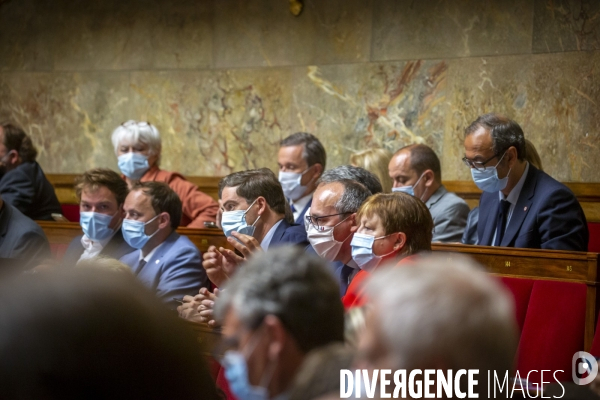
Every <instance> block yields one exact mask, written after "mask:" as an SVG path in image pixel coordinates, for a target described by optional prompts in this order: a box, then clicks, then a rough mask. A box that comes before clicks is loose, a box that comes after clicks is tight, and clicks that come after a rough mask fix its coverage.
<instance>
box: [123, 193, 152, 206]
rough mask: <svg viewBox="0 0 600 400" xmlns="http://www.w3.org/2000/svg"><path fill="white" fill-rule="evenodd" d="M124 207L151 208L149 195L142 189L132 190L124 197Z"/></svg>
mask: <svg viewBox="0 0 600 400" xmlns="http://www.w3.org/2000/svg"><path fill="white" fill-rule="evenodd" d="M125 207H128V208H137V209H142V208H152V202H151V201H150V196H148V195H147V194H146V193H144V191H143V190H135V189H134V190H132V191H131V192H129V194H128V195H127V198H126V199H125Z"/></svg>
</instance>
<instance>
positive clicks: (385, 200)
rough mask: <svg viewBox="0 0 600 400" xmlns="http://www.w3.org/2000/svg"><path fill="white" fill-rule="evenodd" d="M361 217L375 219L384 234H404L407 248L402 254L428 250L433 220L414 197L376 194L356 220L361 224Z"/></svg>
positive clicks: (425, 207) (423, 205)
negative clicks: (379, 222) (379, 223)
mask: <svg viewBox="0 0 600 400" xmlns="http://www.w3.org/2000/svg"><path fill="white" fill-rule="evenodd" d="M363 215H365V216H367V217H370V216H373V215H376V216H378V217H379V219H380V220H381V223H382V224H383V227H384V228H385V234H386V235H390V234H392V233H396V232H404V233H405V234H406V245H405V246H404V249H402V254H405V255H412V254H415V253H418V252H420V251H428V250H431V240H432V238H433V219H432V218H431V213H430V212H429V209H428V208H427V206H426V205H425V203H423V202H422V201H421V200H419V199H417V198H416V197H414V196H411V195H410V194H406V193H379V194H376V195H374V196H371V197H369V198H368V199H367V201H365V202H364V203H363V205H362V207H360V210H358V213H357V214H356V220H357V221H360V220H361V218H362V216H363Z"/></svg>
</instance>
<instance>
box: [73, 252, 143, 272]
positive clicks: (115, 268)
mask: <svg viewBox="0 0 600 400" xmlns="http://www.w3.org/2000/svg"><path fill="white" fill-rule="evenodd" d="M77 267H78V268H89V269H99V270H104V271H111V272H118V273H122V274H132V272H131V268H129V266H128V265H127V264H124V263H122V262H121V261H119V260H117V259H114V258H111V257H106V256H96V257H92V258H88V259H83V260H81V261H79V262H78V263H77Z"/></svg>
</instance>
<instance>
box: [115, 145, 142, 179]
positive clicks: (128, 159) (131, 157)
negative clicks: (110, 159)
mask: <svg viewBox="0 0 600 400" xmlns="http://www.w3.org/2000/svg"><path fill="white" fill-rule="evenodd" d="M119 169H120V170H121V172H122V173H123V175H125V176H126V177H128V178H129V179H133V180H134V181H139V180H140V179H141V178H142V176H144V174H145V173H146V172H147V171H148V170H149V169H150V165H149V164H148V156H145V155H143V154H140V153H134V152H133V151H130V152H129V153H125V154H121V155H120V156H119Z"/></svg>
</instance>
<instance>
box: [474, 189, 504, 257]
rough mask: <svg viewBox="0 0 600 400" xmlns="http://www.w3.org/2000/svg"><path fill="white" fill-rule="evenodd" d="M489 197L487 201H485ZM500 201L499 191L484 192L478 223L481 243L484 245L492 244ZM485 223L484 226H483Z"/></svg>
mask: <svg viewBox="0 0 600 400" xmlns="http://www.w3.org/2000/svg"><path fill="white" fill-rule="evenodd" d="M484 196H485V197H488V199H486V201H483V200H484V199H483V198H484ZM486 203H487V204H486ZM499 206H500V201H499V200H498V194H497V193H485V192H484V193H483V194H482V195H481V200H480V204H479V222H478V223H477V232H478V235H479V237H480V239H479V244H480V245H482V246H491V245H492V238H493V237H494V229H495V228H496V218H495V216H496V214H498V207H499ZM482 223H483V226H482Z"/></svg>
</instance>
